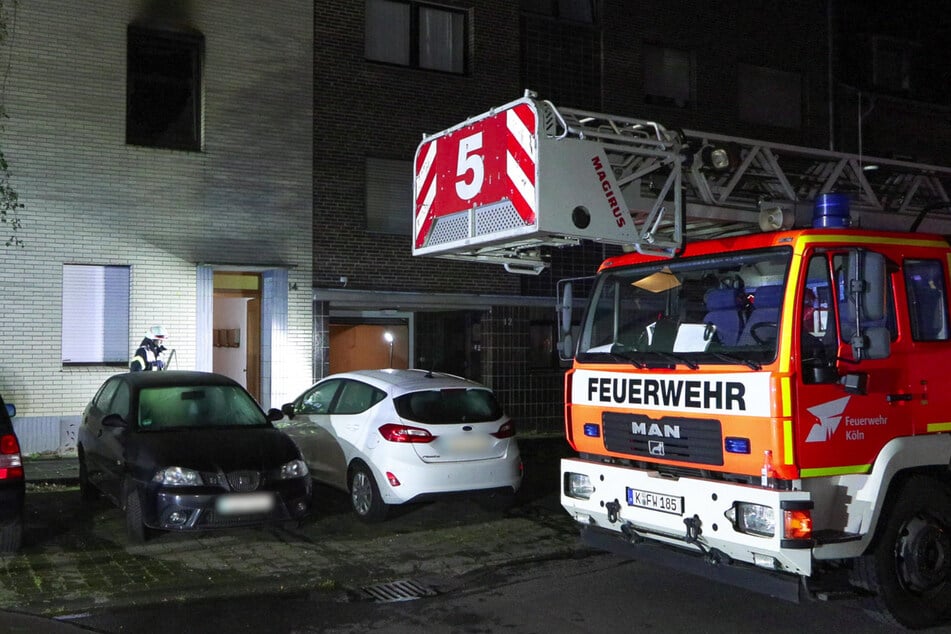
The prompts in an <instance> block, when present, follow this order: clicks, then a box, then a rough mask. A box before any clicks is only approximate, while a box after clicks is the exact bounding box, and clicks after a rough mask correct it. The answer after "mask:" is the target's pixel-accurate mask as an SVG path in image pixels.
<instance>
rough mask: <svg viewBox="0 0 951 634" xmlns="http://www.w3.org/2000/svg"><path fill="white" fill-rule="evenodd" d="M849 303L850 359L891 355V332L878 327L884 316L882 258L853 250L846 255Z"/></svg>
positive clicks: (871, 253) (877, 357)
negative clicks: (852, 320) (851, 327)
mask: <svg viewBox="0 0 951 634" xmlns="http://www.w3.org/2000/svg"><path fill="white" fill-rule="evenodd" d="M848 266H849V276H848V298H847V301H848V304H849V312H850V313H851V314H852V315H853V316H854V318H855V331H854V335H853V336H852V342H851V343H852V356H853V357H854V358H855V359H856V360H863V359H884V358H886V357H887V356H888V355H889V354H891V333H890V332H889V330H888V328H887V327H885V326H884V325H881V324H882V322H883V321H884V320H885V317H886V314H885V310H886V306H885V301H886V295H887V293H886V291H885V285H886V283H887V277H886V276H887V272H886V265H885V256H883V255H882V254H881V253H875V252H873V251H865V250H861V249H856V250H855V251H852V252H851V253H849V265H848Z"/></svg>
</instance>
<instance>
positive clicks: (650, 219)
mask: <svg viewBox="0 0 951 634" xmlns="http://www.w3.org/2000/svg"><path fill="white" fill-rule="evenodd" d="M415 168H416V182H415V201H416V208H415V215H414V219H415V223H414V226H415V232H414V243H413V252H414V253H415V254H417V255H435V256H439V257H450V258H458V259H469V260H473V261H483V262H494V263H500V264H502V265H504V266H505V267H506V269H508V270H510V271H514V272H520V273H525V272H534V273H537V272H539V271H541V270H543V269H544V268H545V266H546V264H547V262H546V257H547V255H548V254H549V250H550V249H553V248H558V247H562V246H565V245H571V244H577V243H579V242H580V241H581V240H590V241H594V242H601V243H605V244H611V245H617V246H618V247H619V248H616V249H614V250H615V251H616V252H617V254H616V255H614V256H612V257H609V258H608V259H606V260H605V261H604V262H603V263H602V264H601V266H600V268H599V270H598V272H597V276H596V278H595V279H594V281H593V282H592V283H591V285H590V292H588V293H586V295H587V300H586V306H585V310H584V312H583V317H581V318H580V319H574V318H572V317H571V314H572V311H571V309H572V307H573V305H574V304H575V303H577V302H578V300H576V299H573V297H576V296H577V295H578V293H577V290H574V291H572V288H573V287H574V288H575V289H577V287H578V280H574V281H566V282H565V283H564V284H562V285H561V286H560V288H561V291H560V293H559V298H558V304H559V305H558V307H557V310H558V321H559V326H560V330H561V332H562V341H563V346H562V350H563V351H564V352H566V353H568V354H567V355H566V356H572V357H573V364H572V367H571V369H570V370H569V371H568V372H567V375H566V379H565V434H566V437H567V441H568V443H569V444H570V445H571V447H572V448H573V449H574V450H575V452H577V456H576V457H572V458H568V459H565V460H563V461H562V465H561V481H560V485H559V488H560V491H561V503H562V505H563V506H564V508H565V510H566V511H567V512H568V513H570V514H571V516H572V517H574V518H575V519H576V520H577V522H578V523H579V525H580V529H581V534H582V538H583V539H584V540H585V541H586V542H587V543H589V544H591V545H594V546H596V547H599V548H603V549H605V550H609V551H613V552H617V553H623V554H627V555H630V556H633V557H638V558H641V559H644V558H656V559H658V560H662V561H663V562H665V563H667V564H669V565H674V566H678V567H680V568H683V569H689V570H692V571H694V572H699V573H701V574H706V575H709V576H712V577H715V578H718V579H721V580H723V581H727V582H731V583H735V584H739V585H744V586H746V587H748V588H753V589H756V590H759V591H763V592H767V593H770V594H773V595H775V596H783V597H787V598H798V597H800V596H809V597H818V598H830V597H835V596H839V595H842V594H846V595H848V596H856V597H859V598H860V600H861V601H863V602H865V604H866V605H867V607H869V608H872V609H873V610H874V611H875V612H877V613H878V614H880V615H881V616H882V617H883V618H885V619H887V620H892V621H895V622H897V623H899V624H901V625H904V626H907V627H924V626H929V625H932V624H935V623H938V622H941V621H943V620H945V619H947V618H948V616H949V614H951V471H949V464H951V433H949V432H951V390H949V389H948V379H949V376H951V369H949V366H951V328H949V304H948V291H949V288H951V278H949V266H951V245H949V242H948V240H947V239H945V238H944V237H942V233H943V232H945V231H947V232H948V233H951V224H949V223H948V222H947V221H946V220H944V218H946V217H947V213H946V212H945V213H941V212H940V211H938V210H940V209H942V208H946V207H947V206H948V201H949V198H948V194H947V189H946V188H947V187H948V186H949V183H951V169H948V168H944V167H939V166H934V165H922V164H917V163H911V162H906V161H897V160H887V159H878V158H870V157H861V156H857V155H848V154H842V153H837V152H831V151H824V150H818V149H814V148H803V147H798V146H789V145H781V144H772V143H765V142H759V141H754V140H750V139H741V138H735V137H728V136H722V135H712V134H705V133H701V132H694V131H690V130H676V131H673V130H668V129H666V128H664V127H663V126H661V125H659V124H657V123H655V122H651V121H645V120H640V119H633V118H626V117H616V116H610V115H605V114H601V113H595V112H587V111H581V110H574V109H569V108H557V107H555V106H554V105H553V104H551V103H550V102H547V101H543V100H540V99H538V98H536V97H535V96H534V95H532V94H530V93H527V94H526V96H525V97H524V98H522V99H518V100H516V101H513V102H511V103H509V104H506V105H504V106H502V107H500V108H497V109H493V110H491V111H489V112H486V113H484V114H482V115H479V116H476V117H473V118H472V119H469V120H467V121H465V122H463V123H461V124H459V125H457V126H454V127H452V128H450V129H448V130H445V131H442V132H439V133H437V134H433V135H430V136H426V137H424V139H423V141H422V143H421V144H420V146H419V149H418V151H417V154H416V162H415ZM873 227H874V229H872V228H873ZM919 229H927V230H928V231H927V232H919V231H918V230H919ZM685 555H687V556H685ZM689 555H694V557H690V556H689Z"/></svg>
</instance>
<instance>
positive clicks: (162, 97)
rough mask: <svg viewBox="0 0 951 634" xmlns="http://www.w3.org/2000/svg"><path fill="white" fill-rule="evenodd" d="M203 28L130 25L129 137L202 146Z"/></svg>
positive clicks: (141, 142) (180, 146) (135, 140)
mask: <svg viewBox="0 0 951 634" xmlns="http://www.w3.org/2000/svg"><path fill="white" fill-rule="evenodd" d="M203 43H204V38H203V37H202V35H201V34H194V33H179V32H172V31H155V30H149V29H144V28H140V27H136V26H130V27H129V30H128V51H127V55H128V60H127V62H128V65H127V73H128V74H127V79H126V143H128V144H130V145H144V146H149V147H159V148H170V149H176V150H200V149H201V57H202V49H203Z"/></svg>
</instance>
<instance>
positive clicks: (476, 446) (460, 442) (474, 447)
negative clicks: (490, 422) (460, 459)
mask: <svg viewBox="0 0 951 634" xmlns="http://www.w3.org/2000/svg"><path fill="white" fill-rule="evenodd" d="M488 446H489V441H488V439H487V438H486V437H485V436H483V435H479V436H473V435H468V434H463V435H459V436H450V437H448V438H446V439H445V444H444V447H445V448H446V449H447V450H448V451H451V452H459V453H475V452H478V451H485V450H486V449H487V448H488Z"/></svg>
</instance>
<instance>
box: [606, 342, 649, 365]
mask: <svg viewBox="0 0 951 634" xmlns="http://www.w3.org/2000/svg"><path fill="white" fill-rule="evenodd" d="M608 354H610V355H611V356H612V357H614V358H615V359H618V360H620V361H627V362H628V363H630V364H631V365H633V366H634V367H635V368H637V369H638V370H643V369H644V368H645V367H647V365H646V364H645V363H644V362H643V361H638V360H637V359H635V358H634V357H633V356H631V354H630V352H628V351H627V350H625V349H624V347H623V346H619V345H618V344H614V346H613V347H612V348H611V352H609V353H608Z"/></svg>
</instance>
